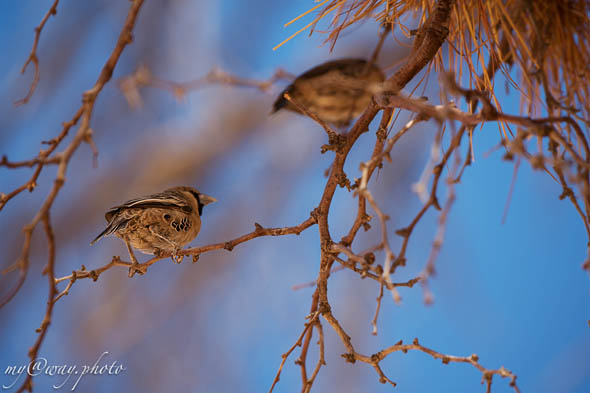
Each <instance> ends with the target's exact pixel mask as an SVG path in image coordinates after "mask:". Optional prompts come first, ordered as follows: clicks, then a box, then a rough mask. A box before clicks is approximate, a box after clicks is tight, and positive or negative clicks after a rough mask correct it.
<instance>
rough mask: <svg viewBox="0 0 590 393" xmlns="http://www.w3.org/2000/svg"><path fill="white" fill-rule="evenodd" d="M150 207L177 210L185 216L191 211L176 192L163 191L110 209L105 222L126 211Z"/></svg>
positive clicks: (188, 205) (187, 203)
mask: <svg viewBox="0 0 590 393" xmlns="http://www.w3.org/2000/svg"><path fill="white" fill-rule="evenodd" d="M150 207H164V208H172V209H179V210H182V211H183V212H185V213H187V214H190V213H191V212H192V211H193V209H192V207H191V205H190V204H189V202H187V201H186V200H185V199H184V198H183V197H182V194H180V193H178V192H176V191H164V192H160V193H157V194H152V195H147V196H144V197H139V198H135V199H130V200H128V201H127V202H125V203H123V204H122V205H119V206H115V207H112V208H111V209H110V210H109V211H107V212H106V214H105V218H106V220H107V221H109V222H110V221H111V220H112V219H113V217H115V216H116V215H118V214H119V213H121V212H122V211H125V210H127V209H131V208H133V209H137V208H139V209H146V208H150Z"/></svg>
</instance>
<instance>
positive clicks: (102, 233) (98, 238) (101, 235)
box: [90, 226, 111, 246]
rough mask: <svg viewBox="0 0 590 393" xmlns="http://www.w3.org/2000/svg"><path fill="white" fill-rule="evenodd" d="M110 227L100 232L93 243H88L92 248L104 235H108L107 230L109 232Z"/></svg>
mask: <svg viewBox="0 0 590 393" xmlns="http://www.w3.org/2000/svg"><path fill="white" fill-rule="evenodd" d="M110 229H111V228H110V226H108V227H106V228H105V230H104V231H102V232H101V233H99V234H98V236H97V237H95V238H94V240H93V241H91V242H90V245H91V246H92V245H93V244H94V243H96V242H97V241H99V240H100V239H102V238H103V237H104V236H105V235H107V234H108V232H109V230H110Z"/></svg>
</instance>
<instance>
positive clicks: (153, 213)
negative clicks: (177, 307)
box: [90, 187, 217, 277]
mask: <svg viewBox="0 0 590 393" xmlns="http://www.w3.org/2000/svg"><path fill="white" fill-rule="evenodd" d="M216 201H217V200H216V199H215V198H213V197H210V196H208V195H205V194H201V193H200V192H199V191H197V190H196V189H194V188H192V187H173V188H169V189H167V190H165V191H163V192H161V193H158V194H153V195H148V196H145V197H140V198H136V199H131V200H130V201H127V202H125V203H124V204H122V205H120V206H115V207H113V208H111V209H110V210H109V211H107V212H106V214H105V218H106V220H107V222H108V225H107V227H106V229H105V230H104V231H102V232H101V233H100V234H99V235H98V236H97V237H96V238H95V239H94V240H93V241H92V242H91V243H90V244H91V245H92V244H94V243H96V242H97V241H99V240H100V239H101V238H103V237H104V236H108V235H112V234H114V235H115V236H117V237H118V238H120V239H122V240H123V241H124V242H125V244H126V245H127V251H129V256H130V257H131V261H132V262H133V266H131V268H130V269H129V276H130V277H131V276H133V274H134V273H135V272H136V271H137V272H140V273H143V272H142V271H141V270H140V269H139V268H138V267H137V265H138V262H137V259H136V258H135V255H134V254H133V250H132V249H131V247H133V248H136V249H138V250H139V251H141V252H143V253H145V254H153V255H156V256H158V255H161V254H162V253H164V252H166V253H171V254H172V260H173V261H174V262H176V263H180V262H181V261H182V257H180V258H178V257H176V253H177V252H178V251H179V250H181V249H182V248H183V247H184V246H186V245H187V244H188V243H190V242H191V241H192V240H193V239H194V238H195V237H197V234H198V233H199V230H200V229H201V214H202V213H203V207H204V206H206V205H208V204H210V203H213V202H216Z"/></svg>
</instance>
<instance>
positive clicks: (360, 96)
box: [271, 58, 385, 127]
mask: <svg viewBox="0 0 590 393" xmlns="http://www.w3.org/2000/svg"><path fill="white" fill-rule="evenodd" d="M384 80H385V75H384V74H383V72H382V71H381V69H380V68H379V67H378V66H376V65H375V64H373V63H371V62H368V61H367V60H364V59H355V58H345V59H339V60H332V61H328V62H326V63H323V64H320V65H318V66H315V67H313V68H312V69H310V70H308V71H306V72H304V73H303V74H301V75H299V76H298V77H297V78H295V80H294V81H293V83H291V84H290V85H289V86H287V88H286V89H285V90H283V91H282V92H281V94H280V95H279V96H278V97H277V99H276V101H275V102H274V104H273V107H272V111H271V114H272V113H275V112H277V111H279V110H281V109H286V110H290V111H293V112H297V113H302V111H301V110H300V108H298V106H300V107H303V108H304V109H306V110H308V111H309V112H312V113H314V114H315V115H316V116H317V117H318V118H319V119H320V120H322V121H324V122H326V123H331V124H333V125H335V126H336V127H346V126H348V125H349V124H350V122H351V121H352V120H353V119H354V118H355V117H357V116H359V115H360V114H361V113H362V112H363V110H365V108H366V107H367V106H368V105H369V103H370V102H371V98H372V96H373V91H374V87H375V85H378V84H380V83H382V82H383V81H384ZM285 94H288V95H289V97H290V98H291V100H292V101H293V102H291V101H290V100H289V99H287V98H286V96H285Z"/></svg>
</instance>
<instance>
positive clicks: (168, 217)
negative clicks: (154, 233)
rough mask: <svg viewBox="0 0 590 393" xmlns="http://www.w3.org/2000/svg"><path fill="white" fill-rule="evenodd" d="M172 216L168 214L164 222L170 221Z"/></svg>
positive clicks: (165, 215)
mask: <svg viewBox="0 0 590 393" xmlns="http://www.w3.org/2000/svg"><path fill="white" fill-rule="evenodd" d="M170 218H172V216H171V215H170V214H168V213H166V214H164V220H166V221H169V220H170Z"/></svg>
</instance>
